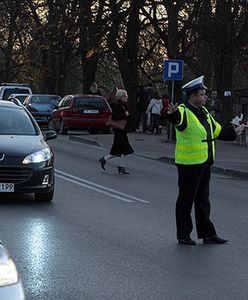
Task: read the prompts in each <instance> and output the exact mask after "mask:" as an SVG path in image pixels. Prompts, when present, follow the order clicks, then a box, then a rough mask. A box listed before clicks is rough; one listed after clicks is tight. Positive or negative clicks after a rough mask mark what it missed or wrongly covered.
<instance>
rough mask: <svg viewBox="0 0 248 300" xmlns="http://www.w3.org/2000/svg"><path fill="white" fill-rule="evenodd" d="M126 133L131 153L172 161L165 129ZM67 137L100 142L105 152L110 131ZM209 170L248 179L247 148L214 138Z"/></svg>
mask: <svg viewBox="0 0 248 300" xmlns="http://www.w3.org/2000/svg"><path fill="white" fill-rule="evenodd" d="M128 137H129V141H130V144H131V145H132V147H133V149H134V151H135V153H134V154H135V155H138V156H142V157H147V158H151V159H158V160H160V161H164V162H167V163H174V157H175V156H174V150H175V143H174V142H171V141H168V139H167V135H166V133H162V134H161V135H151V134H143V133H129V134H128ZM69 139H70V140H73V141H77V142H82V143H88V144H92V145H98V146H102V147H104V148H106V154H108V151H109V149H110V146H111V144H112V141H113V134H97V135H70V138H69ZM212 171H213V172H216V173H222V174H223V173H224V174H226V175H231V176H237V177H240V178H247V179H248V148H247V147H244V146H241V145H240V144H239V143H237V142H223V141H218V140H217V146H216V160H215V163H214V165H213V168H212Z"/></svg>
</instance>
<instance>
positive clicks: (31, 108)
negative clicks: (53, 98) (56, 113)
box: [27, 106, 38, 112]
mask: <svg viewBox="0 0 248 300" xmlns="http://www.w3.org/2000/svg"><path fill="white" fill-rule="evenodd" d="M27 110H28V111H30V112H37V111H38V109H36V108H34V107H32V106H28V107H27Z"/></svg>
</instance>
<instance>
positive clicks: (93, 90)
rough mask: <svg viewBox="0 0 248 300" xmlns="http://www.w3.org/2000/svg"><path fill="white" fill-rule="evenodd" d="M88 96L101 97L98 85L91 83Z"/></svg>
mask: <svg viewBox="0 0 248 300" xmlns="http://www.w3.org/2000/svg"><path fill="white" fill-rule="evenodd" d="M88 94H89V95H99V96H102V93H101V91H100V90H99V88H98V85H97V83H96V82H93V83H92V84H91V86H90V90H89V93H88Z"/></svg>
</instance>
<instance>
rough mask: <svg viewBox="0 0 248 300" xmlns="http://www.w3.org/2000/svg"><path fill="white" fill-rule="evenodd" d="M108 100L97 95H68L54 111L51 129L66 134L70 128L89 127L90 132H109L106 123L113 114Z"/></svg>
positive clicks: (49, 125)
mask: <svg viewBox="0 0 248 300" xmlns="http://www.w3.org/2000/svg"><path fill="white" fill-rule="evenodd" d="M111 112H112V110H111V108H110V106H109V105H108V102H107V100H106V99H105V98H104V97H102V96H96V95H82V94H76V95H67V96H65V97H64V98H63V99H62V100H61V101H60V103H59V105H58V107H57V108H56V109H55V110H54V111H53V112H52V115H51V119H50V120H49V122H48V127H49V129H52V130H55V131H57V132H60V133H62V134H66V133H67V131H68V130H73V129H81V130H82V129H87V130H88V131H89V133H98V132H99V131H100V130H102V131H105V132H109V126H107V125H106V121H107V120H108V117H109V116H110V115H111Z"/></svg>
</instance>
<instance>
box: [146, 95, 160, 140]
mask: <svg viewBox="0 0 248 300" xmlns="http://www.w3.org/2000/svg"><path fill="white" fill-rule="evenodd" d="M162 108H163V104H162V100H161V99H160V95H159V93H158V92H155V93H154V97H153V98H152V99H151V102H150V103H149V105H148V107H147V110H146V114H148V113H151V134H153V133H154V130H156V134H159V119H160V114H161V110H162Z"/></svg>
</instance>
